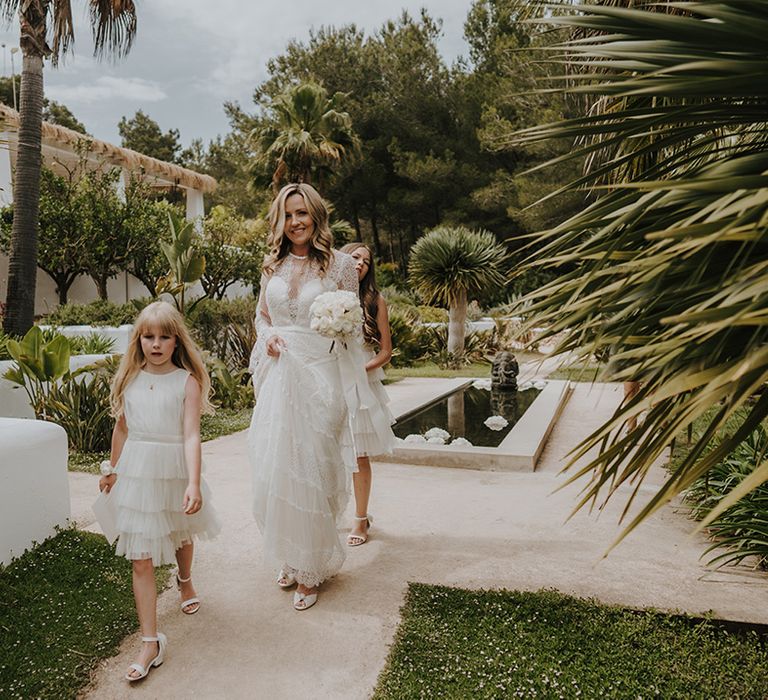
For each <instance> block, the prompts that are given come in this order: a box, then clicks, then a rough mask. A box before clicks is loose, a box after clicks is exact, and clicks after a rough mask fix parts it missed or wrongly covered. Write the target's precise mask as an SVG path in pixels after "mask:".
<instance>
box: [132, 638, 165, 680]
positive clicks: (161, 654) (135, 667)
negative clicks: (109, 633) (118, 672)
mask: <svg viewBox="0 0 768 700" xmlns="http://www.w3.org/2000/svg"><path fill="white" fill-rule="evenodd" d="M141 641H142V642H157V647H158V649H157V656H156V657H155V658H154V659H152V661H150V662H149V663H148V664H147V667H146V668H144V666H142V665H141V664H139V663H136V664H131V665H130V666H129V667H128V673H126V674H125V680H127V681H130V682H131V683H133V682H134V681H140V680H141V679H142V678H146V677H147V675H148V674H149V672H150V670H151V669H152V668H153V667H154V666H159V665H160V664H162V663H163V661H164V659H165V648H166V646H168V639H167V638H166V636H165V635H164V634H163V633H162V632H158V633H157V637H142V638H141ZM131 671H136V672H137V673H138V674H139V675H138V676H132V675H131V674H130V672H131Z"/></svg>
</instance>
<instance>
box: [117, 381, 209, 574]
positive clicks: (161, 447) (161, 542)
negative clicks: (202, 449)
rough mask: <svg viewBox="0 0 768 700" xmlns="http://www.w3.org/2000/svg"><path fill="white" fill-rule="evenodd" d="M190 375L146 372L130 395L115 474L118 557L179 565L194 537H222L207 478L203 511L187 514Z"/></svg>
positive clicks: (203, 486) (133, 384) (127, 395)
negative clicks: (185, 427)
mask: <svg viewBox="0 0 768 700" xmlns="http://www.w3.org/2000/svg"><path fill="white" fill-rule="evenodd" d="M187 377H189V372H187V370H185V369H176V370H174V371H173V372H169V373H168V374H151V373H150V372H146V371H145V370H141V371H140V372H139V373H138V374H137V375H136V377H135V378H134V379H133V381H132V382H131V383H130V384H129V385H128V387H127V388H126V390H125V394H124V406H125V421H126V424H127V426H128V439H127V440H126V441H125V445H124V446H123V451H122V453H121V454H120V459H119V460H118V462H117V465H116V467H115V471H116V473H117V481H116V482H115V485H114V487H113V488H112V492H111V494H112V498H113V499H114V501H115V503H116V504H117V529H118V530H119V532H120V534H119V537H118V540H117V549H116V552H117V554H122V555H124V556H125V557H126V558H128V559H152V563H153V564H154V565H155V566H162V565H163V564H173V563H175V562H176V556H175V555H176V550H177V549H179V548H180V547H181V546H182V545H184V544H186V543H188V542H192V541H193V538H195V537H198V538H203V539H208V538H211V537H214V536H215V535H216V534H218V532H219V530H220V525H219V522H218V520H217V518H216V514H215V512H214V510H213V506H212V505H211V498H210V492H209V490H208V486H207V485H206V483H205V481H204V480H203V479H202V477H201V483H200V488H201V491H202V496H203V507H202V508H201V509H200V510H199V511H198V512H197V513H195V514H194V515H187V514H186V513H184V509H183V507H182V504H183V501H184V491H186V488H187V484H188V483H189V479H188V474H187V464H186V459H185V457H184V430H183V425H184V391H185V386H186V383H187Z"/></svg>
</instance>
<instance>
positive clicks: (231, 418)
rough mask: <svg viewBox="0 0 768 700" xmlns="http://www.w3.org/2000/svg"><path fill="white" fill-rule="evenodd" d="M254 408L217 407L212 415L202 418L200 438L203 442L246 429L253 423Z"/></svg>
mask: <svg viewBox="0 0 768 700" xmlns="http://www.w3.org/2000/svg"><path fill="white" fill-rule="evenodd" d="M252 414H253V408H252V407H248V408H217V409H216V413H214V414H213V415H212V416H203V417H202V418H201V419H200V438H201V440H202V441H203V442H207V441H208V440H215V439H216V438H219V437H222V436H224V435H230V434H231V433H237V432H239V431H241V430H245V429H246V428H247V427H248V426H249V425H250V424H251V415H252Z"/></svg>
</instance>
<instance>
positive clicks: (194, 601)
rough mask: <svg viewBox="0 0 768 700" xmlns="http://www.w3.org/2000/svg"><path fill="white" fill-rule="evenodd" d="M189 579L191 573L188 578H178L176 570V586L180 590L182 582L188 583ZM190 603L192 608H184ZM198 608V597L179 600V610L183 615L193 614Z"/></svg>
mask: <svg viewBox="0 0 768 700" xmlns="http://www.w3.org/2000/svg"><path fill="white" fill-rule="evenodd" d="M191 580H192V574H190V575H189V578H180V577H179V574H178V572H177V573H176V587H177V588H178V589H179V590H181V584H182V583H189V582H190V581H191ZM190 605H194V606H195V607H194V608H192V610H186V609H185V608H188V607H189V606H190ZM198 610H200V598H197V597H195V598H190V599H189V600H182V601H181V612H183V613H184V614H185V615H194V614H195V613H196V612H197V611H198Z"/></svg>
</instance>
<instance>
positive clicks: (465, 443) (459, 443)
mask: <svg viewBox="0 0 768 700" xmlns="http://www.w3.org/2000/svg"><path fill="white" fill-rule="evenodd" d="M451 447H472V443H471V442H470V441H469V440H467V438H463V437H458V438H454V439H453V441H452V442H451Z"/></svg>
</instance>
